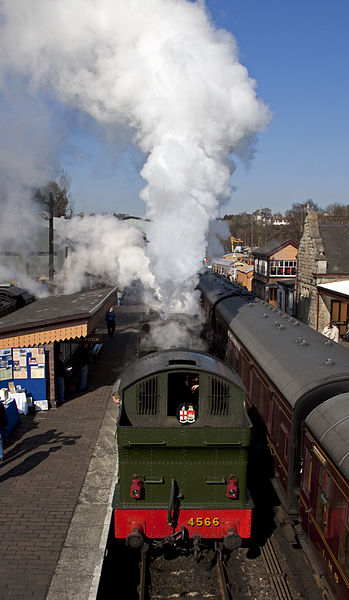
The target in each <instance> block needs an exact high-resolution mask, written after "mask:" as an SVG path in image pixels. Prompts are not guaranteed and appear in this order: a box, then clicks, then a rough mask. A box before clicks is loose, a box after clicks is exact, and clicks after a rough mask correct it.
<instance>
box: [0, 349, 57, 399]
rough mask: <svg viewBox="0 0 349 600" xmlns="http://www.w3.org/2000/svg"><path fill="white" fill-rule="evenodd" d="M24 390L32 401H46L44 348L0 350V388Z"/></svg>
mask: <svg viewBox="0 0 349 600" xmlns="http://www.w3.org/2000/svg"><path fill="white" fill-rule="evenodd" d="M10 382H13V383H14V385H15V386H16V387H17V386H20V387H21V388H24V389H25V390H26V392H27V394H31V395H32V396H33V399H34V400H46V353H45V348H44V347H41V346H39V347H35V348H5V349H3V350H0V388H4V387H8V384H9V383H10Z"/></svg>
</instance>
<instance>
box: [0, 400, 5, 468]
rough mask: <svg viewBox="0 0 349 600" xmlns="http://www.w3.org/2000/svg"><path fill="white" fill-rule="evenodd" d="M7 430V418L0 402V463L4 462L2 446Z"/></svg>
mask: <svg viewBox="0 0 349 600" xmlns="http://www.w3.org/2000/svg"><path fill="white" fill-rule="evenodd" d="M6 428H7V416H6V410H5V407H4V405H3V403H2V402H1V401H0V463H2V462H4V445H5V437H6Z"/></svg>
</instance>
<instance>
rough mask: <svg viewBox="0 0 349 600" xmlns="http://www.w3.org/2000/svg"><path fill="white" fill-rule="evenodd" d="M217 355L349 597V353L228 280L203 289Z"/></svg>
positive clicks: (329, 570)
mask: <svg viewBox="0 0 349 600" xmlns="http://www.w3.org/2000/svg"><path fill="white" fill-rule="evenodd" d="M199 289H200V291H201V295H202V303H203V306H204V311H205V314H206V317H207V321H208V331H209V335H210V351H212V352H215V353H216V354H217V355H218V356H220V357H221V358H222V359H223V360H224V361H225V362H226V363H227V364H228V365H230V366H232V367H233V368H234V369H235V370H236V372H237V373H238V374H239V375H240V377H241V380H242V382H243V384H244V385H245V388H246V391H247V395H246V404H247V407H248V414H249V415H250V416H251V419H252V421H253V424H254V429H253V431H254V433H255V435H254V438H255V440H257V442H256V443H257V444H260V445H261V444H263V440H265V443H266V444H267V446H268V448H269V450H270V454H271V456H272V460H273V466H274V479H273V482H274V486H275V487H276V489H277V491H278V495H279V498H280V499H281V501H282V503H283V505H284V507H285V509H286V510H287V511H288V512H289V514H290V515H293V516H294V517H295V519H296V520H297V519H298V517H299V515H300V518H301V526H302V528H303V533H302V535H303V536H306V537H307V538H309V539H310V540H311V542H312V544H313V546H314V548H315V549H316V552H317V554H318V557H319V559H320V561H321V562H322V566H323V569H324V572H325V573H326V574H327V576H328V581H329V583H330V584H331V586H332V588H333V590H334V592H335V595H336V596H337V597H338V598H341V599H343V600H344V598H348V597H349V467H348V465H349V353H348V350H347V349H346V348H344V347H343V346H341V345H339V344H336V343H335V342H332V341H330V340H328V339H327V338H325V337H324V336H323V335H321V334H320V333H318V332H316V331H314V330H313V329H310V328H309V327H307V326H306V325H304V324H302V323H300V322H299V321H297V320H296V319H294V318H293V317H290V315H288V314H286V313H283V312H282V311H280V310H278V309H277V308H275V307H272V306H271V305H269V304H267V303H266V302H264V301H262V300H260V299H258V298H255V297H254V295H253V294H252V293H250V292H247V291H246V290H242V289H241V287H239V286H237V285H235V284H233V283H231V282H229V281H228V280H227V279H225V278H223V277H220V276H218V275H216V274H213V273H205V274H204V275H203V276H202V277H201V279H200V283H199Z"/></svg>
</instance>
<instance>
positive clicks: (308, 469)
mask: <svg viewBox="0 0 349 600" xmlns="http://www.w3.org/2000/svg"><path fill="white" fill-rule="evenodd" d="M311 473H312V456H311V454H310V452H309V449H308V448H306V449H305V456H304V465H303V478H302V488H303V491H304V492H305V493H306V494H307V496H309V492H310V484H311Z"/></svg>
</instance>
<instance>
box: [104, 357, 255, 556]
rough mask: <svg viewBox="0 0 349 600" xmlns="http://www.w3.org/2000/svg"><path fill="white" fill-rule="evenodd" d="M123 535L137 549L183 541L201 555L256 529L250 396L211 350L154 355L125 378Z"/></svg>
mask: <svg viewBox="0 0 349 600" xmlns="http://www.w3.org/2000/svg"><path fill="white" fill-rule="evenodd" d="M119 394H120V399H121V405H120V412H119V417H118V422H117V444H118V454H119V474H118V482H117V485H116V489H115V494H114V499H113V508H114V525H115V538H117V539H125V540H126V543H127V545H128V546H129V547H130V548H142V546H143V545H144V543H145V542H147V545H148V544H149V542H151V544H153V545H155V546H159V545H163V544H165V543H171V542H172V543H173V542H176V543H177V542H179V543H180V542H182V543H185V544H186V545H187V547H191V548H192V549H193V550H194V552H195V553H197V552H198V551H199V548H200V547H201V544H202V543H204V542H207V543H208V544H210V543H213V541H217V540H220V541H223V544H224V547H225V548H226V549H227V550H230V551H231V550H233V549H235V548H238V547H239V546H240V544H241V541H242V539H243V538H249V536H250V531H251V517H252V502H251V500H250V498H249V495H248V491H247V485H246V477H247V456H248V448H249V444H250V436H251V427H252V425H251V422H250V420H249V418H248V416H247V413H246V406H245V390H244V387H243V386H242V384H241V381H240V379H239V378H238V377H237V376H236V374H235V373H234V372H233V371H232V369H231V368H230V367H228V366H227V365H226V364H225V363H224V362H223V361H221V360H219V359H218V358H215V357H213V356H210V355H209V354H207V353H205V352H200V351H195V350H192V351H190V350H186V349H185V350H178V349H170V350H163V351H157V352H151V353H149V354H147V355H145V356H143V357H142V358H140V359H139V360H137V361H136V362H134V363H133V364H132V365H130V366H129V367H128V368H127V369H126V370H125V372H124V373H123V375H122V379H121V382H120V388H119Z"/></svg>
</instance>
